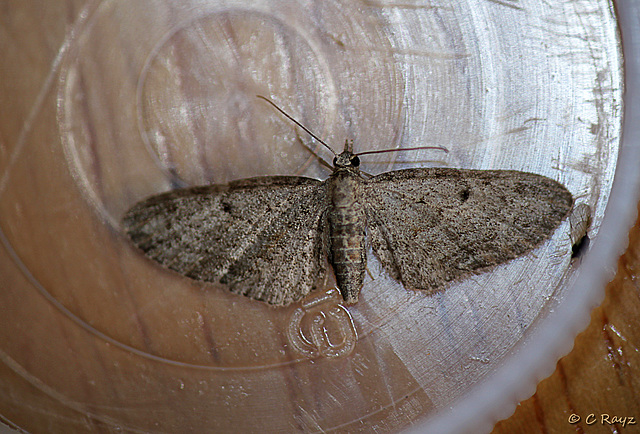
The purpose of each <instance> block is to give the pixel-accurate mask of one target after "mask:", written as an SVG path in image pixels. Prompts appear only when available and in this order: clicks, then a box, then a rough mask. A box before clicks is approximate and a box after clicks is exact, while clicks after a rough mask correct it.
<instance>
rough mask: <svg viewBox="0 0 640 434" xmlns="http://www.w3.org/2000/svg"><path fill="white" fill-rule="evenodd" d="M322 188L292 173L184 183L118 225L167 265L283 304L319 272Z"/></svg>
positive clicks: (323, 251) (130, 213)
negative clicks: (221, 182)
mask: <svg viewBox="0 0 640 434" xmlns="http://www.w3.org/2000/svg"><path fill="white" fill-rule="evenodd" d="M325 189H326V188H325V185H324V184H322V183H321V182H320V181H317V180H315V179H310V178H303V177H293V176H275V177H260V178H251V179H245V180H241V181H236V182H232V183H230V184H229V185H213V186H207V187H193V188H187V189H183V190H176V191H172V192H168V193H165V194H161V195H157V196H153V197H151V198H149V199H147V200H145V201H142V202H140V203H138V204H136V205H135V206H134V207H133V208H131V209H130V210H129V211H127V213H126V214H125V216H124V218H123V224H124V227H125V230H126V232H127V233H128V234H129V237H130V238H131V240H132V241H133V242H134V244H136V246H138V247H139V248H140V249H141V250H142V251H143V252H144V253H145V254H146V255H147V256H148V257H149V258H151V259H153V260H155V261H157V262H159V263H160V264H162V265H164V266H165V267H167V268H170V269H172V270H175V271H177V272H178V273H180V274H182V275H184V276H187V277H190V278H192V279H196V280H201V281H207V282H214V283H222V284H224V285H227V286H228V287H229V289H230V290H231V291H232V292H235V293H238V294H244V295H246V296H248V297H250V298H253V299H256V300H261V301H266V302H267V303H270V304H274V305H287V304H289V303H291V302H293V301H296V300H299V299H301V298H303V297H304V296H305V295H307V294H308V293H309V292H310V291H311V290H312V289H313V288H314V286H313V285H314V283H315V282H316V280H317V279H318V277H319V276H322V275H323V273H324V272H325V265H324V264H325V261H326V255H327V253H326V244H327V241H326V237H327V234H326V228H325V224H324V221H325V220H326V219H325V214H326V209H327V203H326V193H325Z"/></svg>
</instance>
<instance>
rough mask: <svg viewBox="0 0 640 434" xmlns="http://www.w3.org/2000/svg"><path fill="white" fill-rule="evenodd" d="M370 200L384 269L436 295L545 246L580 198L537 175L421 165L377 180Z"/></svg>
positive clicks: (369, 187)
mask: <svg viewBox="0 0 640 434" xmlns="http://www.w3.org/2000/svg"><path fill="white" fill-rule="evenodd" d="M364 203H365V204H366V212H367V223H368V228H367V230H368V235H369V242H370V244H371V247H372V249H373V252H374V254H375V255H376V256H377V257H378V258H379V259H380V262H381V264H382V266H383V267H384V268H385V270H386V271H387V272H388V273H389V274H390V275H391V277H394V278H395V279H396V280H399V281H400V282H402V283H403V284H404V285H405V287H407V288H411V289H420V290H426V291H428V292H430V293H433V292H436V291H438V290H441V289H443V287H444V286H446V284H447V282H450V281H453V280H457V279H460V278H462V277H465V276H469V275H471V274H474V273H477V272H480V271H482V269H484V268H487V267H490V266H493V265H497V264H501V263H503V262H506V261H509V260H511V259H514V258H516V257H518V256H520V255H523V254H524V253H527V252H528V251H530V250H532V249H533V248H535V247H536V246H538V245H539V244H540V243H542V241H543V240H545V239H546V238H548V237H549V236H550V235H551V234H552V233H553V231H554V230H555V229H556V228H557V227H558V226H559V224H560V222H561V221H562V219H563V218H564V217H565V216H566V215H567V214H568V213H569V211H570V210H571V207H572V205H573V198H572V195H571V193H570V192H569V191H568V190H567V189H566V188H565V187H564V186H562V185H561V184H559V183H558V182H556V181H554V180H552V179H549V178H547V177H544V176H541V175H536V174H532V173H526V172H517V171H502V170H463V169H449V168H424V169H420V168H418V169H407V170H398V171H393V172H386V173H383V174H380V175H378V176H375V177H373V178H371V179H370V180H368V182H367V183H366V185H365V187H364Z"/></svg>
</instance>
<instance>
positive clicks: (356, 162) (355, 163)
mask: <svg viewBox="0 0 640 434" xmlns="http://www.w3.org/2000/svg"><path fill="white" fill-rule="evenodd" d="M351 164H352V165H353V166H354V167H358V166H359V165H360V158H358V156H357V155H354V156H353V157H352V158H351Z"/></svg>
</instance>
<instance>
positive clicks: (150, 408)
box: [0, 0, 622, 432]
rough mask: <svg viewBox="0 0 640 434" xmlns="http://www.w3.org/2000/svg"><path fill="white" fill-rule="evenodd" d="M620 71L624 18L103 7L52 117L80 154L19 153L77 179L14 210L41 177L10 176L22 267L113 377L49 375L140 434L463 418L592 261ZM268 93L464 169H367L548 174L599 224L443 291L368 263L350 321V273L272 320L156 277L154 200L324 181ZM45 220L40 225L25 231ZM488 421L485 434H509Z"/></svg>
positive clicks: (563, 231)
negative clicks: (135, 208) (462, 405)
mask: <svg viewBox="0 0 640 434" xmlns="http://www.w3.org/2000/svg"><path fill="white" fill-rule="evenodd" d="M114 27H116V28H117V29H118V32H115V33H114V32H113V28H114ZM621 68H622V62H621V53H620V51H619V41H618V40H617V33H616V23H615V21H614V16H613V13H612V9H611V6H610V4H609V3H608V2H606V1H596V0H593V1H581V2H565V3H551V4H549V3H548V2H542V1H537V2H536V1H533V2H528V3H527V4H526V5H524V4H521V3H519V2H511V1H504V2H502V1H500V2H475V1H459V2H447V3H446V4H445V3H443V5H442V6H439V5H432V4H430V5H417V4H413V3H412V4H408V3H396V2H387V3H370V2H369V3H360V2H345V3H335V2H332V1H319V2H314V3H308V2H295V1H239V0H236V1H208V2H201V1H176V2H172V1H161V0H158V1H149V2H127V1H103V2H101V3H100V4H99V5H97V6H96V7H89V8H87V10H86V11H85V14H83V15H82V18H81V19H80V20H79V21H78V23H77V25H76V26H75V27H74V29H73V32H71V33H70V34H69V37H68V39H67V41H66V45H65V52H64V55H63V56H62V57H61V63H60V69H59V74H58V76H57V77H58V78H59V81H58V82H57V105H56V107H53V106H52V107H48V110H50V112H49V115H53V114H54V113H55V114H56V116H57V118H56V124H57V128H58V130H57V134H58V137H57V140H56V141H55V143H52V146H54V147H56V149H60V150H62V152H54V153H53V154H51V155H49V154H46V151H45V150H43V148H42V147H38V146H37V145H35V144H33V147H34V149H33V150H32V153H28V152H27V150H25V152H24V155H33V156H34V157H33V159H26V158H25V166H24V169H23V170H24V171H25V173H33V172H31V171H30V170H31V169H30V167H37V166H35V165H36V161H37V160H38V159H39V158H43V159H44V158H53V159H54V160H55V161H54V163H55V164H54V167H56V171H57V172H56V173H57V174H56V179H61V181H60V182H50V181H48V180H49V179H51V178H50V177H48V174H47V173H38V172H35V173H33V174H32V175H31V176H33V177H34V181H33V182H34V185H37V186H38V188H35V189H34V190H33V191H32V193H31V196H28V195H27V196H25V195H24V194H21V195H17V194H14V195H11V189H12V186H13V185H14V184H13V183H14V182H15V181H17V180H19V179H20V171H19V168H18V169H17V170H14V171H13V172H11V173H9V172H7V173H6V174H5V175H4V176H3V188H4V189H5V197H4V198H3V201H5V202H4V203H5V206H4V207H2V208H3V209H2V213H1V215H0V219H1V220H0V224H1V225H2V229H3V230H4V231H5V232H4V236H3V238H2V241H3V242H4V243H5V247H7V250H8V251H9V252H11V260H12V262H13V263H14V264H15V265H16V266H17V267H20V268H21V269H22V270H25V275H26V276H28V281H29V285H30V286H31V287H32V288H33V289H35V290H36V291H38V292H39V294H40V297H41V298H42V299H43V300H46V302H47V303H48V304H49V306H50V309H54V310H56V312H58V313H62V314H63V317H64V318H65V321H69V322H70V323H72V324H73V326H71V329H72V330H74V333H77V334H78V335H83V336H84V337H83V338H82V339H86V340H88V341H91V342H93V345H95V352H96V354H99V355H96V360H100V361H101V367H100V369H99V370H97V371H96V370H94V369H93V367H95V364H96V363H97V362H96V361H95V360H92V359H87V361H86V363H87V366H88V367H87V371H86V372H92V373H93V375H87V377H89V378H86V377H85V378H84V379H83V378H81V376H77V373H76V372H68V371H64V372H58V367H60V366H61V364H62V363H63V362H62V360H64V359H63V358H61V359H60V360H56V359H55V358H52V360H51V363H49V364H44V365H38V366H37V368H31V369H30V368H28V367H27V368H26V371H27V372H28V375H29V376H32V377H33V378H37V379H38V384H43V385H46V387H47V388H48V389H47V390H49V389H51V390H52V393H51V396H54V397H55V399H56V400H58V401H59V402H61V403H63V404H64V405H68V406H71V407H73V408H74V409H75V410H76V411H78V412H79V413H80V414H84V415H86V416H88V417H91V418H94V419H98V420H101V421H103V422H104V423H105V424H107V425H109V426H111V427H121V428H124V429H130V430H142V431H174V432H175V431H179V430H185V429H186V428H188V429H189V430H192V431H194V432H204V431H211V432H212V431H220V430H232V429H233V430H235V431H240V432H243V431H255V430H256V429H258V428H264V427H270V428H271V429H272V430H273V431H278V430H283V431H292V430H305V431H320V430H332V429H345V430H347V429H348V430H351V431H354V430H358V429H362V430H372V429H376V430H378V431H397V430H400V429H403V428H406V427H408V426H410V425H412V424H415V423H417V422H420V421H423V420H424V419H425V418H428V417H432V416H434V415H437V414H440V413H442V412H443V411H448V410H449V409H450V407H451V406H455V405H456V404H457V403H458V402H459V401H460V400H461V399H463V398H465V397H468V396H469V395H470V394H473V393H474V391H476V393H477V390H476V389H475V388H476V386H477V385H478V384H480V383H481V382H483V381H485V380H487V379H489V378H491V377H492V376H494V375H496V373H499V372H500V370H501V369H504V368H505V366H508V364H509V363H510V360H511V359H510V358H511V356H512V355H513V354H515V353H518V352H519V351H521V350H522V348H523V345H524V343H527V342H530V339H531V337H532V336H533V335H534V334H535V332H536V330H537V329H539V328H540V327H541V326H542V325H543V324H544V323H545V322H546V321H547V320H548V318H549V317H550V315H551V314H552V313H553V312H554V311H555V310H556V309H558V307H560V306H562V304H563V303H564V302H565V298H566V295H567V294H568V292H569V291H570V290H571V287H572V285H573V283H574V282H575V280H576V278H577V276H578V274H579V273H578V271H579V270H580V266H581V264H582V259H581V258H574V259H572V245H573V244H574V243H575V240H576V239H579V238H580V237H581V236H583V235H588V236H589V238H590V239H591V240H592V245H597V241H598V234H599V229H600V227H601V223H602V219H603V216H604V212H605V209H606V207H607V204H608V200H609V194H610V191H611V188H612V184H613V180H614V173H615V171H616V165H617V161H618V152H619V146H620V133H621V121H622V120H621V117H622V82H621V80H622V75H621V71H622V69H621ZM257 94H260V95H265V96H268V97H270V98H272V99H273V100H274V101H275V102H276V103H278V104H279V105H280V106H281V107H283V108H284V109H285V110H287V111H288V112H290V113H291V114H292V115H294V116H295V117H296V118H297V119H299V120H300V121H301V122H303V123H304V124H305V125H306V126H307V127H308V128H310V129H311V130H312V131H314V132H315V133H316V134H317V135H318V136H320V137H322V138H323V139H325V140H326V141H327V142H329V143H331V144H334V146H335V148H336V149H337V150H340V148H341V144H342V143H343V141H344V139H345V138H349V139H354V140H355V149H356V151H364V150H374V149H387V148H392V147H410V146H420V145H444V146H446V147H447V148H448V149H449V150H450V152H449V153H448V154H443V153H438V152H436V151H419V152H406V153H399V154H397V155H393V154H381V155H371V156H367V157H366V158H365V157H363V165H362V168H363V169H364V170H365V171H367V172H369V173H374V174H375V173H380V172H384V171H388V170H391V169H398V168H405V167H429V166H445V167H460V168H476V169H513V170H522V171H528V172H535V173H540V174H543V175H545V176H548V177H551V178H553V179H556V180H558V181H560V182H561V183H563V184H564V185H566V186H567V187H568V188H569V190H571V192H572V193H573V194H574V197H575V199H576V204H577V205H580V207H579V208H577V209H578V210H579V212H578V213H577V214H576V215H574V216H573V218H572V219H567V220H566V221H565V222H564V223H563V224H562V226H561V227H560V228H559V229H558V230H557V231H556V232H555V234H554V236H553V237H552V238H551V239H550V240H549V241H548V242H546V243H545V244H544V245H542V246H541V247H540V248H538V249H536V250H535V251H534V252H532V253H531V254H529V255H527V256H525V257H522V258H519V259H517V260H514V261H512V262H510V263H508V264H505V265H502V266H499V267H496V268H495V269H493V270H491V271H490V272H488V273H485V274H481V275H478V276H477V277H474V278H473V279H467V280H464V281H461V282H458V283H455V284H453V285H452V286H451V287H449V288H448V289H447V290H446V291H444V292H442V293H439V294H436V295H433V296H428V295H426V294H424V293H416V292H412V291H407V290H406V289H404V288H403V287H402V286H401V285H400V284H398V282H396V281H394V280H393V279H391V278H390V277H388V276H387V275H386V274H385V273H384V271H383V270H382V269H381V267H380V265H379V263H378V262H377V261H376V259H375V257H374V256H373V255H371V254H369V271H370V274H369V275H368V277H367V278H366V280H365V284H364V287H363V290H362V293H361V296H360V302H359V303H358V304H356V305H354V306H343V305H342V304H341V303H340V301H341V300H340V298H339V295H338V294H337V292H336V290H335V289H334V288H333V281H332V279H333V276H332V275H328V276H327V281H326V284H325V285H324V288H323V289H321V290H319V291H318V292H317V293H314V294H312V295H311V296H310V297H309V298H308V299H306V300H304V301H303V302H302V303H299V304H295V305H292V306H289V307H286V308H273V307H270V306H268V305H266V304H264V303H260V302H256V301H252V300H249V299H247V298H244V297H241V296H238V295H234V294H231V293H228V292H227V291H225V289H224V288H223V287H215V286H212V285H203V284H198V283H196V282H193V281H190V280H188V279H186V278H183V277H181V276H179V275H177V274H175V273H173V272H170V271H167V270H164V269H162V268H160V267H158V266H157V265H155V264H153V263H152V262H151V261H149V260H147V259H146V258H144V257H142V255H140V254H139V253H138V252H137V251H136V250H135V249H134V247H133V246H132V245H131V244H130V243H129V242H128V240H127V239H126V238H125V237H124V235H123V234H122V230H121V228H120V224H119V220H120V218H121V216H122V214H123V213H124V211H125V210H126V209H127V208H128V207H130V206H131V205H133V204H134V203H135V202H136V201H138V200H140V199H143V198H144V197H146V196H149V195H151V194H155V193H159V192H162V191H166V190H169V189H171V188H175V187H179V186H185V185H198V184H209V183H225V182H227V181H229V180H233V179H240V178H244V177H249V176H256V175H278V174H298V175H304V176H311V177H317V178H320V179H324V178H326V177H327V176H328V173H329V172H328V171H327V170H326V169H325V168H324V167H323V166H322V165H321V164H319V163H318V160H317V158H316V157H314V156H313V155H311V154H310V153H309V151H308V150H306V149H305V148H304V147H303V146H302V144H301V143H300V142H304V143H307V144H310V145H311V146H313V147H314V149H316V150H317V152H318V153H319V154H320V155H321V156H323V157H324V158H325V159H329V158H330V154H328V153H327V152H325V150H323V149H322V148H321V147H318V146H316V144H314V143H313V141H312V140H311V139H310V138H309V137H308V136H306V135H304V134H303V133H301V132H299V130H297V129H296V128H295V127H294V126H293V125H292V124H291V123H290V122H288V121H287V120H286V119H284V118H283V117H282V116H280V115H279V114H278V113H277V112H275V111H274V110H273V109H272V108H271V107H269V106H268V105H267V104H265V103H264V102H263V101H260V100H258V99H257V98H256V97H255V95H257ZM49 137H51V136H49ZM52 140H53V139H52ZM33 143H36V142H33ZM26 146H30V144H27V145H26ZM56 159H57V160H56ZM30 161H31V163H30ZM30 164H31V165H33V166H30ZM22 176H27V175H22ZM61 191H63V192H64V194H61V193H60V192H61ZM7 198H8V199H7ZM6 200H10V201H11V202H6ZM7 203H10V204H11V205H9V206H6V204H7ZM17 210H18V211H17ZM37 213H41V215H42V216H41V217H39V220H40V221H42V222H43V224H42V225H41V226H38V227H30V228H23V227H21V221H23V220H22V217H21V216H22V215H23V214H34V215H35V214H37ZM585 220H588V224H587V223H585ZM582 223H584V224H582ZM7 228H10V230H7ZM575 228H578V229H575ZM25 233H29V234H30V235H29V236H28V237H26V236H24V235H23V234H25ZM60 234H68V236H67V235H65V236H60ZM43 240H44V241H43ZM36 250H37V252H38V253H37V254H34V251H36ZM416 266H420V264H416ZM69 339H70V342H75V340H74V339H75V338H71V337H70V338H69ZM78 339H80V338H78ZM69 345H70V347H71V346H72V344H69ZM85 348H86V347H85ZM568 348H569V347H568V346H567V350H568ZM7 357H12V360H14V359H15V362H16V363H17V365H18V366H22V365H24V363H25V361H24V360H20V359H19V357H17V355H16V354H8V355H7ZM98 372H99V374H98ZM536 375H539V373H538V374H536ZM61 379H65V381H61ZM528 380H529V381H530V382H531V381H533V380H534V378H533V376H532V377H531V378H529V379H528ZM83 381H84V382H85V383H83ZM76 383H82V384H88V385H89V386H87V387H90V389H91V390H92V391H93V392H92V393H86V391H83V390H82V388H75V387H70V386H68V384H76ZM532 384H535V382H533V383H532ZM530 386H531V384H530V385H529V387H530ZM43 387H44V386H43ZM521 393H522V392H518V394H521ZM513 404H515V401H514V402H513ZM487 414H488V415H489V416H488V417H487V418H486V420H484V422H483V423H484V425H483V424H480V425H478V426H477V428H485V429H489V428H490V426H491V423H492V422H493V421H495V418H496V417H501V416H506V415H507V414H504V415H502V414H498V413H496V412H495V411H494V410H492V411H491V412H489V411H488V413H487ZM150 415H153V416H150Z"/></svg>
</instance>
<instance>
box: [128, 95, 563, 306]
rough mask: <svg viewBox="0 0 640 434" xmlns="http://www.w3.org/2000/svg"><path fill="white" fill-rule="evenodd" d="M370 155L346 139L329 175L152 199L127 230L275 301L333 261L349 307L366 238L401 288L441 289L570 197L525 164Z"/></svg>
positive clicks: (180, 264)
mask: <svg viewBox="0 0 640 434" xmlns="http://www.w3.org/2000/svg"><path fill="white" fill-rule="evenodd" d="M269 102H270V101H269ZM272 104H273V103H272ZM276 108H278V107H276ZM278 110H280V109H279V108H278ZM280 111H282V110H280ZM283 113H284V112H283ZM284 114H285V115H286V116H288V115H287V114H286V113H284ZM288 117H289V116H288ZM294 121H295V120H294ZM295 122H296V123H297V121H295ZM298 125H299V126H301V125H300V124H299V123H298ZM303 128H304V127H303ZM305 131H307V132H309V131H308V130H306V129H305ZM310 134H312V133H310ZM313 137H315V136H313ZM316 139H317V138H316ZM317 140H320V139H317ZM322 143H323V144H324V142H322ZM325 146H327V147H328V145H326V144H325ZM332 152H333V151H332ZM373 152H375V151H373ZM369 153H370V152H369ZM363 154H365V153H364V152H363V153H360V154H354V153H353V142H349V141H347V142H346V143H345V147H344V150H343V151H342V153H340V154H336V153H335V152H334V155H335V158H334V160H333V173H332V174H331V175H330V176H329V178H328V179H326V180H325V181H319V180H316V179H312V178H306V177H300V176H263V177H256V178H249V179H243V180H239V181H234V182H231V183H229V184H226V185H209V186H200V187H190V188H185V189H180V190H175V191H171V192H167V193H163V194H159V195H155V196H152V197H150V198H148V199H146V200H143V201H141V202H139V203H137V204H136V205H134V206H133V207H132V208H131V209H129V210H128V211H127V212H126V214H125V215H124V217H123V220H122V222H123V226H124V229H125V230H126V232H127V234H128V235H129V237H130V238H131V241H133V243H134V244H135V245H136V246H137V247H138V248H139V249H140V250H142V252H144V254H145V255H146V256H147V257H149V258H151V259H152V260H154V261H156V262H158V263H159V264H161V265H162V266H164V267H166V268H169V269H171V270H174V271H176V272H178V273H180V274H181V275H183V276H186V277H189V278H191V279H195V280H198V281H204V282H212V283H218V284H223V285H226V287H227V288H228V289H229V290H230V291H232V292H234V293H237V294H242V295H245V296H247V297H250V298H252V299H255V300H260V301H264V302H267V303H269V304H272V305H276V306H285V305H288V304H290V303H292V302H295V301H297V300H300V299H302V298H303V297H305V296H306V295H307V294H308V293H309V292H311V291H312V290H313V289H315V288H314V285H315V283H316V282H317V281H318V280H319V278H320V277H322V276H323V275H324V273H326V271H327V264H330V266H331V267H332V269H333V272H334V274H335V278H336V283H337V287H338V289H339V290H340V293H341V294H342V297H343V299H344V301H345V303H347V304H353V303H356V302H357V301H358V295H359V293H360V290H361V288H362V285H363V282H364V277H365V270H366V266H367V255H366V252H367V246H370V247H371V250H372V251H373V253H374V254H375V255H376V257H377V258H378V260H379V261H380V263H381V265H382V267H383V268H384V270H385V271H386V273H388V274H389V275H390V276H391V277H392V278H394V279H395V280H397V281H399V282H401V283H402V284H403V285H404V287H405V288H408V289H413V290H424V291H427V292H428V293H434V292H436V291H440V290H442V289H443V288H445V287H446V285H447V284H448V283H449V282H452V281H455V280H459V279H463V278H465V277H468V276H471V275H473V274H476V273H481V272H483V271H486V270H488V269H489V268H491V267H493V266H495V265H498V264H502V263H504V262H507V261H509V260H511V259H514V258H517V257H518V256H521V255H524V254H525V253H527V252H529V251H531V250H532V249H534V248H535V247H537V246H538V245H540V244H541V243H542V242H543V241H544V240H545V239H547V238H549V237H550V236H551V234H552V233H553V232H554V231H555V229H556V228H557V227H558V226H559V224H560V222H561V221H562V220H563V219H564V218H565V217H566V216H567V215H568V213H569V211H570V210H571V208H572V205H573V197H572V195H571V193H570V192H569V191H568V190H567V189H566V188H565V187H564V186H563V185H561V184H560V183H558V182H556V181H554V180H552V179H550V178H547V177H544V176H541V175H537V174H533V173H527V172H519V171H511V170H467V169H452V168H439V167H438V168H414V169H405V170H396V171H391V172H386V173H382V174H380V175H377V176H373V177H371V178H369V179H367V178H366V177H365V176H363V174H362V173H361V171H360V168H359V166H360V158H359V156H361V155H363Z"/></svg>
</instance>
